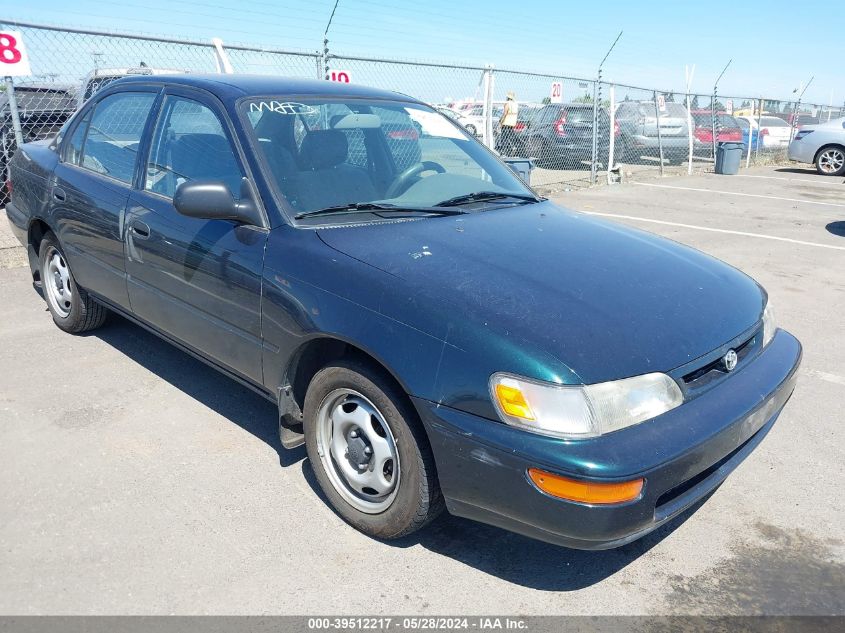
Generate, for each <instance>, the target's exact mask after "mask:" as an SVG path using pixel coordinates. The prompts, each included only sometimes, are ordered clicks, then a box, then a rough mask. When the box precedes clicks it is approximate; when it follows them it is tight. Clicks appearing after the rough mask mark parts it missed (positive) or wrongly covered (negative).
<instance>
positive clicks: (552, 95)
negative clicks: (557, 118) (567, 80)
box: [549, 81, 563, 103]
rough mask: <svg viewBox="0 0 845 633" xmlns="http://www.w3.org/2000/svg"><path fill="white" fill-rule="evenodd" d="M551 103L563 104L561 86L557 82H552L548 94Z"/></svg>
mask: <svg viewBox="0 0 845 633" xmlns="http://www.w3.org/2000/svg"><path fill="white" fill-rule="evenodd" d="M549 101H550V102H551V103H563V84H562V83H561V82H559V81H553V82H552V89H551V91H550V92H549Z"/></svg>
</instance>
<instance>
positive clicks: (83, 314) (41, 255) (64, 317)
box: [38, 231, 108, 334]
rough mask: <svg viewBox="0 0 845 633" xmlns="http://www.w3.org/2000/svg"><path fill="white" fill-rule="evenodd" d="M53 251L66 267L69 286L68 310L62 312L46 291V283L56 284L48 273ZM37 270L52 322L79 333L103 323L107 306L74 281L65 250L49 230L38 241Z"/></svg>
mask: <svg viewBox="0 0 845 633" xmlns="http://www.w3.org/2000/svg"><path fill="white" fill-rule="evenodd" d="M55 254H58V256H59V257H60V258H61V260H62V262H63V264H64V265H65V267H66V269H67V276H68V278H69V284H70V288H71V294H70V299H69V300H68V301H67V304H68V306H67V308H68V309H67V311H66V314H63V313H62V312H61V311H60V310H59V309H58V308H57V306H54V305H53V302H52V301H51V300H50V297H49V296H48V293H50V292H51V289H50V288H49V287H48V284H51V283H55V281H54V279H52V278H50V276H49V275H48V274H47V272H46V271H47V269H48V260H49V259H50V258H52V257H53V256H54V255H55ZM38 260H39V269H40V271H41V289H42V293H43V295H44V300H45V301H46V302H47V308H48V309H49V310H50V314H51V315H52V316H53V322H54V323H55V324H56V325H57V326H59V328H60V329H62V330H64V331H65V332H70V333H71V334H80V333H82V332H88V331H90V330H94V329H96V328H98V327H100V326H101V325H102V324H103V323H105V321H106V318H107V317H108V308H106V307H105V306H104V305H102V304H101V303H97V301H95V300H94V298H93V297H91V295H89V294H88V293H87V292H86V291H85V289H84V288H82V287H80V286H79V285H78V284H77V283H76V279H74V277H73V271H72V270H71V269H70V264H68V263H67V259H66V258H65V253H64V251H63V250H62V247H61V245H60V244H59V240H58V239H57V238H56V235H55V234H54V233H53V232H51V231H48V232H47V233H46V234H45V235H44V238H43V239H42V240H41V244H40V245H39V247H38Z"/></svg>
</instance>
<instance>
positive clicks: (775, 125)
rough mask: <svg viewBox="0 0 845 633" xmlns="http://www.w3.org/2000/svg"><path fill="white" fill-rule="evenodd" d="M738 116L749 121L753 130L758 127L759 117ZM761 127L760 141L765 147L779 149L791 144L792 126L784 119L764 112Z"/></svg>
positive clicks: (760, 122)
mask: <svg viewBox="0 0 845 633" xmlns="http://www.w3.org/2000/svg"><path fill="white" fill-rule="evenodd" d="M737 118H741V119H745V120H746V121H748V124H749V125H750V126H751V129H752V130H756V129H757V128H758V121H757V117H754V116H744V117H737ZM759 129H760V131H759V134H758V137H759V139H760V141H759V143H760V146H761V147H762V148H763V149H777V148H780V147H786V146H787V145H789V139H790V138H791V137H792V127H790V125H789V123H787V122H786V121H784V120H783V119H780V118H778V117H776V116H766V115H765V114H764V115H763V116H761V117H760V120H759Z"/></svg>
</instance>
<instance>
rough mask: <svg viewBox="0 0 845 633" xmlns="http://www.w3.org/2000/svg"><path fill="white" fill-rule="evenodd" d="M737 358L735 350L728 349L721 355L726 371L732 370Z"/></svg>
mask: <svg viewBox="0 0 845 633" xmlns="http://www.w3.org/2000/svg"><path fill="white" fill-rule="evenodd" d="M738 360H739V358H738V357H737V355H736V352H735V351H733V350H732V349H729V350H728V353H727V354H725V355H724V356H723V357H722V364H723V365H724V366H725V369H726V370H727V371H733V370H734V368H735V367H736V363H737V361H738Z"/></svg>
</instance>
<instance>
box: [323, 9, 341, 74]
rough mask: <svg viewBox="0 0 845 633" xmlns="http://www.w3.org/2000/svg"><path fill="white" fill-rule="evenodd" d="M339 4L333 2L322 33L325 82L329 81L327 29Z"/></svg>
mask: <svg viewBox="0 0 845 633" xmlns="http://www.w3.org/2000/svg"><path fill="white" fill-rule="evenodd" d="M339 3H340V0H335V3H334V7H333V8H332V14H331V15H330V16H329V21H328V24H326V31H325V32H324V33H323V64H324V66H325V73H326V81H328V79H329V28H330V27H331V25H332V20H333V19H334V12H335V11H337V5H338V4H339Z"/></svg>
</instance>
